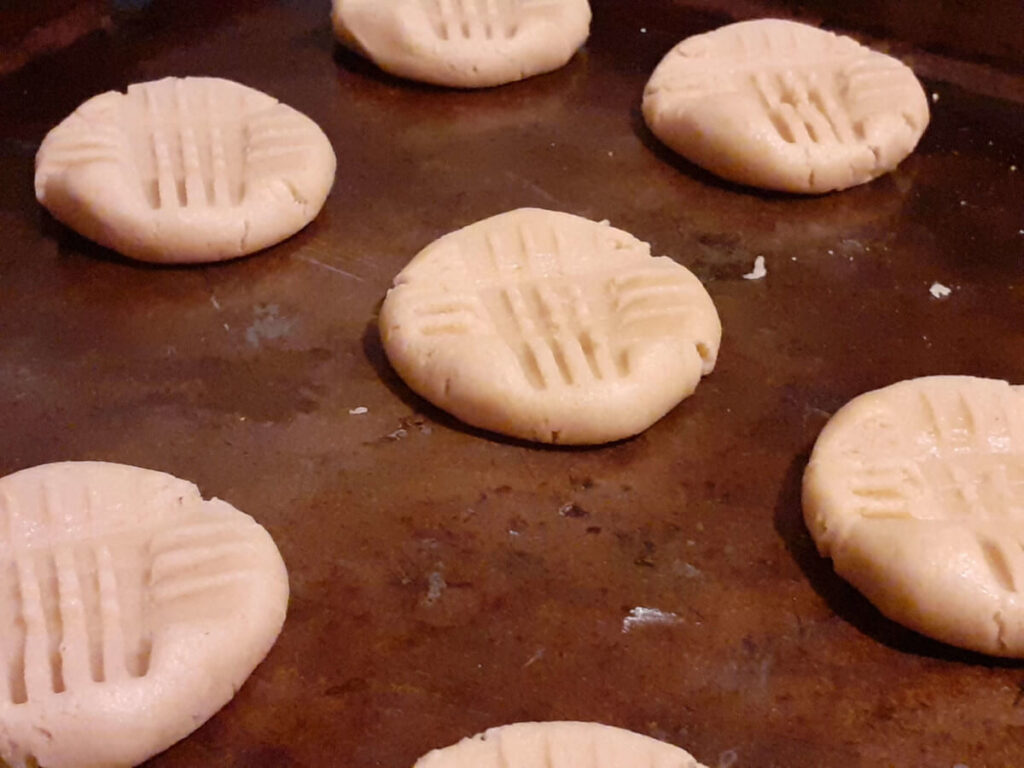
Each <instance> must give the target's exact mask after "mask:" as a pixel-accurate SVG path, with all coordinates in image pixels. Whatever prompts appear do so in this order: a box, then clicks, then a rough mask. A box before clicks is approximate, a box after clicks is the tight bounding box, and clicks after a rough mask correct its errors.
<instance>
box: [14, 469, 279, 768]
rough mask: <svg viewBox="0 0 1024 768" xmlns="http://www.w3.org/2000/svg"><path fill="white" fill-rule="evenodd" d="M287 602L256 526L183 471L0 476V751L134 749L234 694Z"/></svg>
mask: <svg viewBox="0 0 1024 768" xmlns="http://www.w3.org/2000/svg"><path fill="white" fill-rule="evenodd" d="M287 602H288V575H287V573H286V571H285V567H284V563H283V562H282V560H281V555H280V554H279V553H278V551H277V548H276V547H275V546H274V542H273V541H272V540H271V538H270V536H269V535H268V534H267V532H266V531H265V530H264V529H263V528H262V527H260V526H259V525H258V524H257V523H256V522H255V521H253V519H252V518H251V517H249V516H248V515H245V514H243V513H241V512H239V511H238V510H237V509H235V508H234V507H232V506H231V505H229V504H227V503H225V502H223V501H220V500H218V499H212V500H210V501H204V500H203V499H202V497H201V496H200V495H199V492H198V490H197V489H196V487H195V486H194V485H192V484H191V483H188V482H185V481H184V480H178V479H177V478H175V477H172V476H170V475H166V474H164V473H162V472H154V471H151V470H146V469H139V468H137V467H128V466H123V465H120V464H105V463H100V462H68V463H63V464H47V465H44V466H40V467H34V468H32V469H26V470H23V471H21V472H17V473H15V474H13V475H8V476H7V477H5V478H3V479H0V627H2V631H0V661H2V664H3V674H2V675H0V763H2V764H4V765H10V766H14V767H17V768H23V767H24V766H31V765H40V766H46V767H47V768H86V767H91V766H101V765H124V766H127V765H137V764H139V763H141V762H143V761H144V760H146V759H148V758H149V757H151V756H152V755H154V754H156V753H158V752H160V751H162V750H164V749H166V748H167V747H169V746H170V745H171V744H173V743H174V742H176V741H178V740H179V739H182V738H184V737H185V736H187V735H188V734H189V733H191V732H192V731H194V730H195V729H196V728H198V727H199V726H200V725H202V724H203V723H204V722H205V721H206V720H207V719H208V718H209V717H210V716H211V715H213V713H214V712H216V711H217V710H218V709H220V708H221V707H222V706H224V704H226V703H227V702H228V701H229V700H230V699H231V697H232V696H234V694H235V691H237V690H238V688H239V687H240V686H241V685H242V683H243V682H244V681H245V679H246V678H247V677H248V676H249V674H250V673H251V672H252V670H253V668H255V666H256V665H257V664H258V663H259V662H260V661H261V660H262V659H263V657H264V656H265V655H266V654H267V651H269V650H270V647H271V646H272V645H273V643H274V640H275V639H276V638H277V635H278V633H279V632H280V630H281V625H282V623H283V622H284V617H285V609H286V606H287Z"/></svg>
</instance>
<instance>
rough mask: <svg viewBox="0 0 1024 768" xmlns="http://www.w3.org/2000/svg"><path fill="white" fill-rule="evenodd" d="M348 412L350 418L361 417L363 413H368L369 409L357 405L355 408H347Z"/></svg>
mask: <svg viewBox="0 0 1024 768" xmlns="http://www.w3.org/2000/svg"><path fill="white" fill-rule="evenodd" d="M348 412H349V414H350V415H352V416H362V415H363V414H364V413H369V412H370V409H369V408H367V407H366V406H365V405H359V406H356V407H355V408H349V409H348Z"/></svg>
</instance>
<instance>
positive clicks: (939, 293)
mask: <svg viewBox="0 0 1024 768" xmlns="http://www.w3.org/2000/svg"><path fill="white" fill-rule="evenodd" d="M952 292H953V289H952V288H950V287H949V286H946V285H943V284H942V283H932V287H931V288H929V289H928V293H930V294H931V295H932V296H934V297H935V298H936V299H944V298H946V297H947V296H949V294H951V293H952Z"/></svg>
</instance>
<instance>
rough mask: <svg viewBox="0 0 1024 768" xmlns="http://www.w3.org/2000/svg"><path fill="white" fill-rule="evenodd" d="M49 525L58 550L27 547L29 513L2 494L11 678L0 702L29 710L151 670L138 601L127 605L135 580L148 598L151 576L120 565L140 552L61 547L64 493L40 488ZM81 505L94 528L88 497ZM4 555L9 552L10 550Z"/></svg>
mask: <svg viewBox="0 0 1024 768" xmlns="http://www.w3.org/2000/svg"><path fill="white" fill-rule="evenodd" d="M42 494H43V501H42V509H43V515H44V519H43V526H44V528H45V529H46V530H47V531H48V535H52V536H53V544H52V546H48V547H47V546H27V542H26V541H24V538H23V536H21V535H19V530H20V529H22V524H23V515H24V512H23V510H22V508H21V506H20V504H19V503H18V501H17V500H16V499H15V498H13V497H12V496H11V495H10V494H8V493H6V492H4V493H3V494H0V516H2V519H0V523H2V532H3V534H4V535H5V537H6V544H7V546H6V547H5V548H4V549H0V563H2V565H0V568H2V570H0V594H2V595H3V596H4V597H5V598H7V599H6V600H4V605H3V607H2V610H4V611H10V615H8V616H5V617H4V619H5V626H7V627H12V628H13V631H10V632H5V633H4V635H3V638H2V639H0V643H2V644H3V645H4V646H6V647H5V648H4V653H5V666H6V669H5V670H4V671H5V674H3V675H0V701H6V702H9V703H12V704H24V703H26V702H28V701H32V700H35V699H38V698H43V697H45V696H47V695H50V694H53V693H62V692H63V691H65V690H68V689H73V688H79V687H81V686H83V685H86V684H88V683H89V682H116V681H118V680H123V679H127V678H130V677H144V676H145V675H146V674H147V672H148V668H149V655H150V646H149V640H148V638H146V637H145V636H144V635H143V634H142V633H140V632H139V631H138V628H139V627H140V625H141V622H142V616H141V611H140V608H141V606H140V605H139V604H138V603H137V602H136V603H135V604H132V603H131V601H126V600H125V595H126V593H128V592H130V591H131V585H129V584H126V583H125V581H126V579H129V578H133V577H134V578H135V579H136V580H137V582H138V583H137V584H136V585H135V587H136V590H135V591H137V592H140V593H141V591H142V587H143V580H144V578H145V574H144V573H142V572H141V571H140V572H138V573H136V574H131V575H129V572H128V571H127V570H126V569H125V568H123V567H119V566H118V565H115V563H118V564H120V563H122V562H134V561H137V559H138V553H137V552H132V551H131V550H132V549H134V548H133V547H132V546H131V545H128V546H127V547H125V546H124V545H123V544H121V543H118V542H117V541H116V539H112V540H105V539H103V538H95V537H90V538H86V539H82V540H79V541H68V540H62V539H61V538H60V537H59V536H57V535H56V531H55V528H56V525H57V522H56V521H57V519H58V516H59V515H60V514H61V510H60V509H59V506H58V505H59V503H60V502H59V500H58V494H57V493H56V492H55V491H54V490H53V489H52V488H50V487H49V486H44V487H43V489H42ZM80 503H81V504H82V509H83V510H84V512H85V516H86V519H87V520H89V521H90V522H91V521H92V508H91V504H90V499H89V496H88V495H87V494H83V495H82V497H81V499H80ZM4 550H6V551H4Z"/></svg>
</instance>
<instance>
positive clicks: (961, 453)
mask: <svg viewBox="0 0 1024 768" xmlns="http://www.w3.org/2000/svg"><path fill="white" fill-rule="evenodd" d="M803 511H804V518H805V520H806V523H807V527H808V529H809V530H810V532H811V535H812V536H813V538H814V540H815V542H816V543H817V546H818V550H819V551H820V552H821V554H822V555H824V556H826V557H830V558H831V559H832V562H833V564H834V566H835V570H836V573H838V574H839V575H840V576H842V577H843V578H844V579H846V580H847V581H849V582H850V583H851V584H852V585H853V586H855V587H856V588H857V589H858V590H860V592H862V593H863V594H864V595H865V597H867V598H868V600H870V601H871V602H872V603H874V605H875V606H876V607H877V608H878V609H879V610H880V611H881V612H882V613H884V614H885V615H886V616H888V617H889V618H891V619H893V620H894V621H897V622H899V623H901V624H903V625H905V626H907V627H909V628H910V629H913V630H915V631H917V632H920V633H921V634H923V635H927V636H929V637H932V638H934V639H936V640H940V641H942V642H945V643H949V644H950V645H955V646H958V647H961V648H966V649H969V650H974V651H980V652H982V653H987V654H992V655H996V656H1008V657H1024V387H1021V386H1011V385H1010V384H1008V383H1007V382H1005V381H999V380H995V379H984V378H975V377H969V376H933V377H925V378H920V379H911V380H908V381H902V382H899V383H897V384H893V385H891V386H888V387H885V388H883V389H879V390H875V391H873V392H868V393H866V394H863V395H860V396H859V397H856V398H854V399H853V400H851V401H850V402H849V403H847V404H846V405H845V406H843V407H842V408H841V409H840V410H839V411H838V412H836V414H835V415H834V416H833V417H832V419H831V420H830V421H829V422H828V424H826V425H825V428H824V429H823V430H822V432H821V435H820V436H819V438H818V440H817V442H816V443H815V446H814V450H813V452H812V454H811V458H810V462H809V463H808V466H807V469H806V472H805V473H804V480H803Z"/></svg>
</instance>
